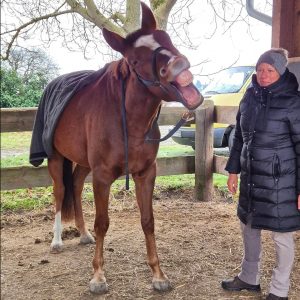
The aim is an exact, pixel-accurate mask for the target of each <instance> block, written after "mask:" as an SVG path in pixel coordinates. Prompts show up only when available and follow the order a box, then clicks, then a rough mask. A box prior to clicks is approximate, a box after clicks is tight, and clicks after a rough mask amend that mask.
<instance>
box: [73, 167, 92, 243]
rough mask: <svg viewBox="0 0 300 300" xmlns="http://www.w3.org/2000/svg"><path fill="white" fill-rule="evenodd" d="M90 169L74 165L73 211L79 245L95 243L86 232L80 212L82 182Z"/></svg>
mask: <svg viewBox="0 0 300 300" xmlns="http://www.w3.org/2000/svg"><path fill="white" fill-rule="evenodd" d="M89 172H90V169H89V168H85V167H82V166H79V165H76V167H75V170H74V172H73V183H74V200H75V203H74V209H75V225H76V227H77V229H78V230H79V232H80V244H91V243H95V239H94V238H93V236H92V235H91V234H90V232H89V231H88V230H87V228H86V225H85V222H84V219H83V212H82V203H81V194H82V190H83V186H84V180H85V178H86V176H87V175H88V174H89Z"/></svg>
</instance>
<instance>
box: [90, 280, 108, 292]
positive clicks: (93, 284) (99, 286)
mask: <svg viewBox="0 0 300 300" xmlns="http://www.w3.org/2000/svg"><path fill="white" fill-rule="evenodd" d="M90 291H91V292H92V293H94V294H104V293H106V292H107V291H108V284H107V283H106V282H105V281H102V282H98V281H96V280H95V279H94V278H93V279H92V280H91V281H90Z"/></svg>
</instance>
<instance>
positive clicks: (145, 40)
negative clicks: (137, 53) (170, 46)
mask: <svg viewBox="0 0 300 300" xmlns="http://www.w3.org/2000/svg"><path fill="white" fill-rule="evenodd" d="M142 46H144V47H147V48H149V49H151V50H153V51H154V50H155V49H157V48H159V47H161V45H160V44H159V43H158V42H157V41H156V40H155V39H154V38H153V35H152V34H148V35H143V36H141V37H140V38H138V39H137V40H136V41H135V43H134V47H135V48H138V47H142ZM160 53H162V54H165V55H167V56H169V57H170V60H174V58H175V56H174V55H173V54H172V53H171V52H170V51H168V50H166V49H163V50H161V51H160Z"/></svg>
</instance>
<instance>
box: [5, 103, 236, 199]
mask: <svg viewBox="0 0 300 300" xmlns="http://www.w3.org/2000/svg"><path fill="white" fill-rule="evenodd" d="M36 110H37V109H36V108H22V109H1V132H20V131H31V130H32V128H33V123H34V118H35V114H36ZM185 111H186V109H185V108H183V107H163V108H162V110H161V114H160V118H159V125H160V126H162V125H174V124H175V123H176V122H177V121H178V120H179V119H180V117H181V115H182V113H183V112H185ZM236 112H237V107H230V106H222V107H221V106H214V105H213V102H212V101H210V100H207V101H205V102H204V104H203V105H201V106H200V107H199V108H198V109H197V110H196V111H195V124H196V135H195V156H181V157H168V158H158V159H157V166H158V176H162V175H178V174H193V173H195V197H196V199H198V200H201V201H203V200H210V199H211V198H212V189H213V184H212V174H213V173H219V174H226V172H225V171H224V167H225V164H226V162H227V158H226V157H221V156H216V155H213V122H218V123H227V124H234V123H235V115H236ZM86 181H87V182H91V175H89V176H88V177H87V180H86ZM49 185H51V178H50V176H49V174H48V170H47V167H46V166H41V167H39V168H34V167H13V168H5V169H1V189H2V190H9V189H18V188H31V187H41V186H49Z"/></svg>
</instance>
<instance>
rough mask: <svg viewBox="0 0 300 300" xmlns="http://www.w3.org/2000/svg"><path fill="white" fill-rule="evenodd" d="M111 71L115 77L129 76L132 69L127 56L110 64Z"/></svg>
mask: <svg viewBox="0 0 300 300" xmlns="http://www.w3.org/2000/svg"><path fill="white" fill-rule="evenodd" d="M109 69H110V72H111V74H112V76H113V78H115V79H117V80H119V79H121V78H122V79H125V78H127V77H128V75H129V73H130V70H129V66H128V63H127V62H126V60H125V58H121V59H120V60H116V61H113V62H111V63H110V64H109Z"/></svg>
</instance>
